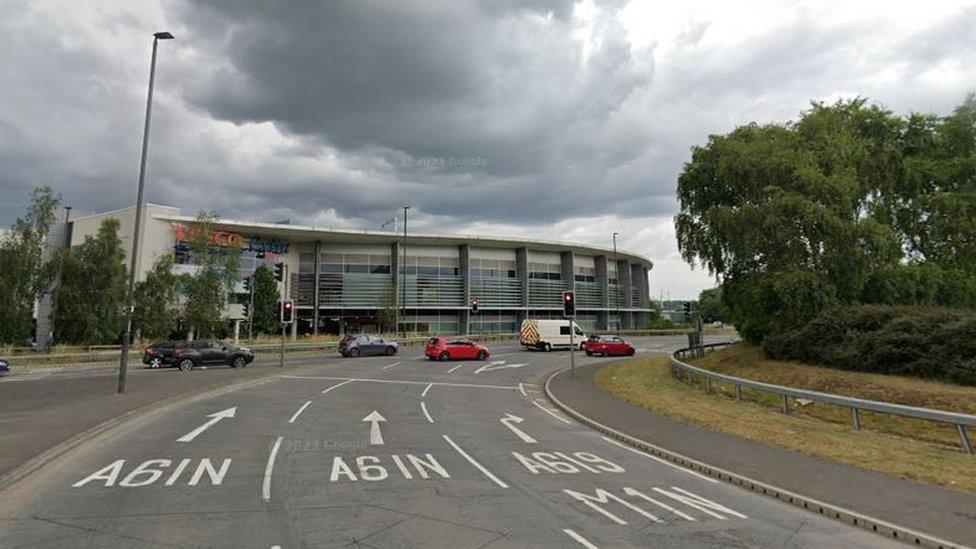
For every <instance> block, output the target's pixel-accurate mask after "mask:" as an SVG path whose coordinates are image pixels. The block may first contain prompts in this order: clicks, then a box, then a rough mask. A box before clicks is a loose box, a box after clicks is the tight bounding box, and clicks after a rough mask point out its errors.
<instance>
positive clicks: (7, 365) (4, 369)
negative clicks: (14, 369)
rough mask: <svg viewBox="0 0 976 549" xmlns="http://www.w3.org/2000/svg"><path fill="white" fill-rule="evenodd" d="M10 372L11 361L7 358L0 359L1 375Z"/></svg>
mask: <svg viewBox="0 0 976 549" xmlns="http://www.w3.org/2000/svg"><path fill="white" fill-rule="evenodd" d="M8 372H10V363H9V362H7V361H6V360H3V359H0V376H2V375H4V374H6V373H8Z"/></svg>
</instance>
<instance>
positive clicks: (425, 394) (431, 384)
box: [420, 383, 434, 398]
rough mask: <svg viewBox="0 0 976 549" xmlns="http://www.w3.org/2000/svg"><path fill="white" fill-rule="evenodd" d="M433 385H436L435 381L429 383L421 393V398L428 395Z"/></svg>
mask: <svg viewBox="0 0 976 549" xmlns="http://www.w3.org/2000/svg"><path fill="white" fill-rule="evenodd" d="M433 386H434V384H433V383H428V384H427V387H426V388H425V389H424V392H422V393H420V398H424V397H425V396H427V391H429V390H430V388H431V387H433Z"/></svg>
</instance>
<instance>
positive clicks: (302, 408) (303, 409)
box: [288, 400, 312, 423]
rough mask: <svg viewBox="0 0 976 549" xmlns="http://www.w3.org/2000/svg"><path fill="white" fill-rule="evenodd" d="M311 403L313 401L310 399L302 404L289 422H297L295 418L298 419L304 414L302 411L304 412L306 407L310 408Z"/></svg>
mask: <svg viewBox="0 0 976 549" xmlns="http://www.w3.org/2000/svg"><path fill="white" fill-rule="evenodd" d="M311 403H312V401H311V400H309V401H308V402H306V403H305V404H302V407H301V408H299V409H298V410H297V411H296V412H295V415H293V416H291V419H289V420H288V423H295V420H296V419H298V416H300V415H302V412H304V411H305V408H308V405H309V404H311Z"/></svg>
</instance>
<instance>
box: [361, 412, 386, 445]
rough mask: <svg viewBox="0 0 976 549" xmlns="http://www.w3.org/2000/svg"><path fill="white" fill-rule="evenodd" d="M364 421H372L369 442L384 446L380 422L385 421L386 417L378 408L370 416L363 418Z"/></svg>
mask: <svg viewBox="0 0 976 549" xmlns="http://www.w3.org/2000/svg"><path fill="white" fill-rule="evenodd" d="M363 421H368V422H370V423H372V425H370V426H369V443H370V444H372V445H374V446H382V445H383V433H381V432H380V422H381V421H384V422H385V421H386V418H385V417H383V416H382V415H381V414H380V413H379V412H377V411H376V410H373V411H372V412H370V414H369V415H368V416H366V417H364V418H363Z"/></svg>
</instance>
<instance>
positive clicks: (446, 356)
mask: <svg viewBox="0 0 976 549" xmlns="http://www.w3.org/2000/svg"><path fill="white" fill-rule="evenodd" d="M450 358H451V355H449V354H447V351H441V356H440V359H441V362H447V361H448V359H450Z"/></svg>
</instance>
